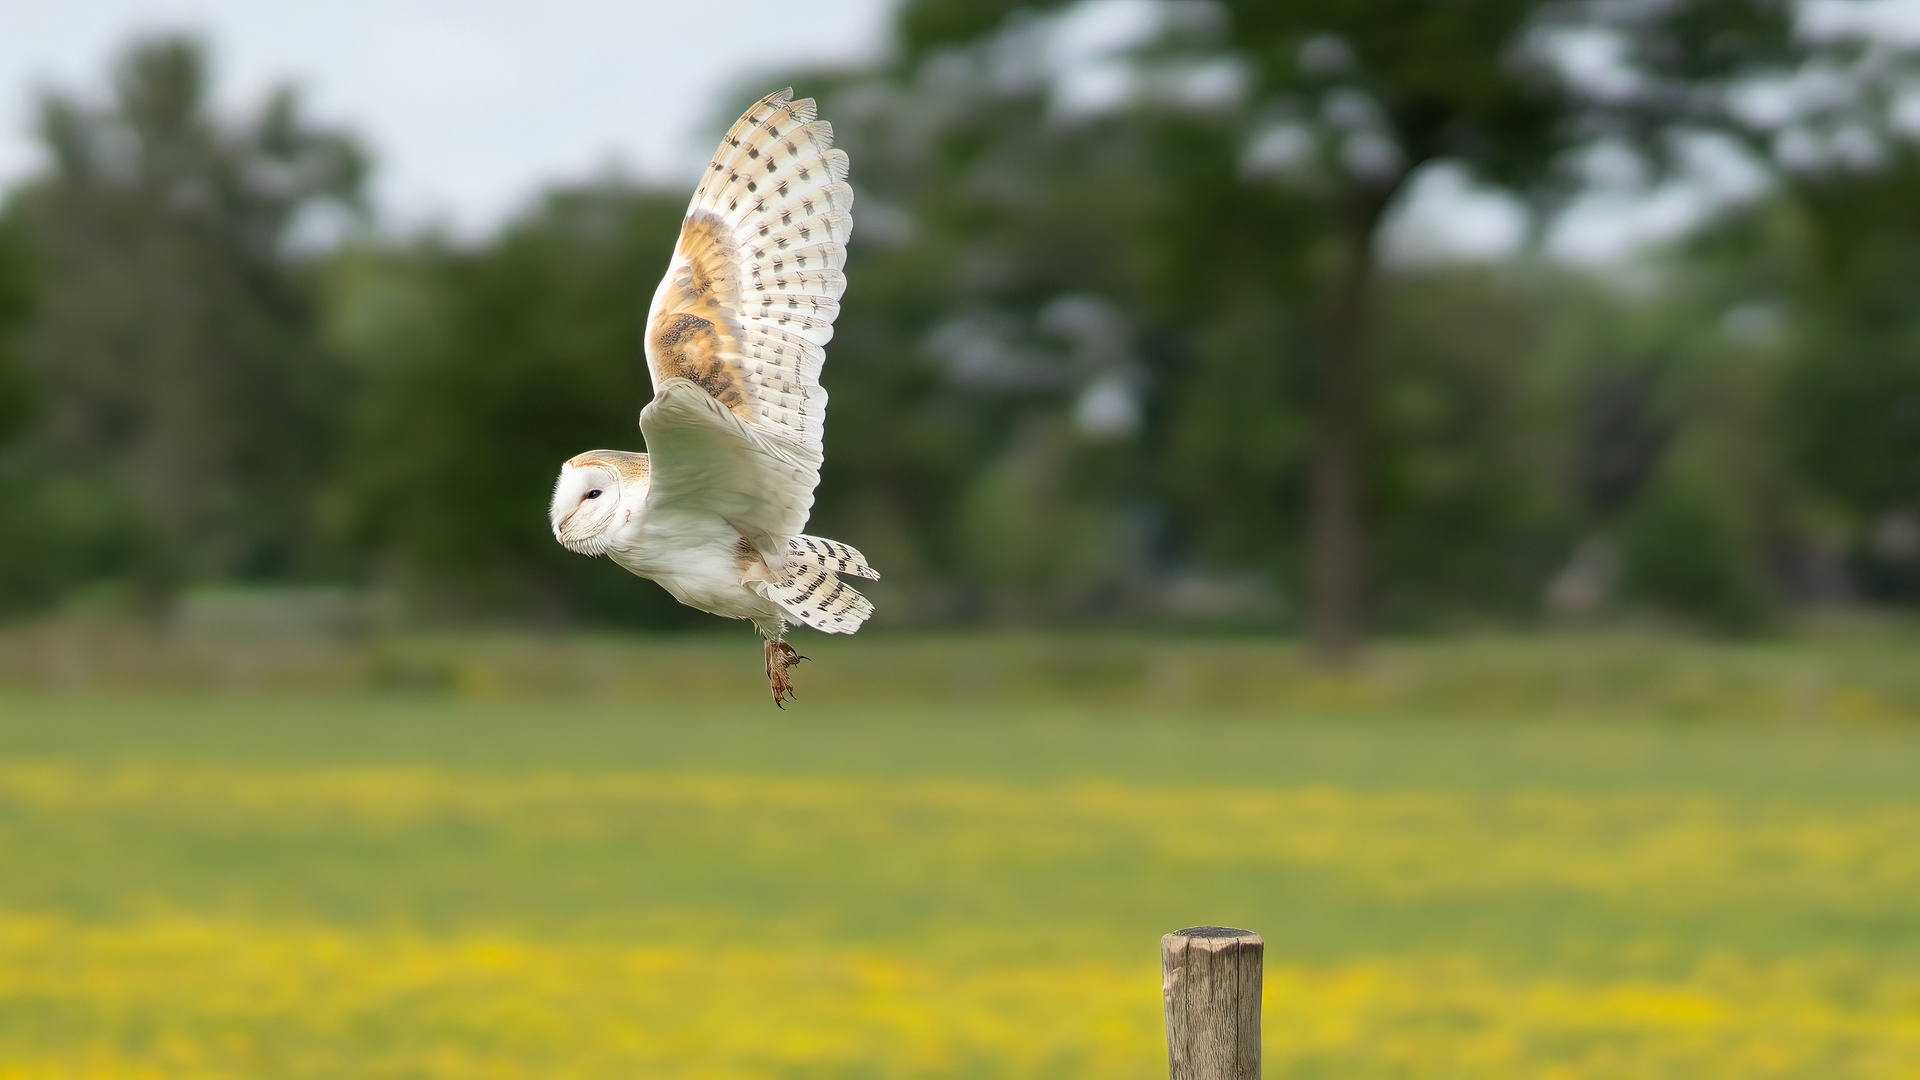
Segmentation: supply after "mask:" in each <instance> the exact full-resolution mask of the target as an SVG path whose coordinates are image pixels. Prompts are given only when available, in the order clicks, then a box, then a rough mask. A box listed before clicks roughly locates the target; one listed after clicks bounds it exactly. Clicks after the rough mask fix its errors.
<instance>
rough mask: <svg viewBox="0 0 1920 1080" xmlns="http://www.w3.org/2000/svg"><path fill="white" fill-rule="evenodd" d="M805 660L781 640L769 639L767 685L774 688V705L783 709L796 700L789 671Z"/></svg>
mask: <svg viewBox="0 0 1920 1080" xmlns="http://www.w3.org/2000/svg"><path fill="white" fill-rule="evenodd" d="M805 659H806V657H804V656H801V655H800V654H799V653H797V652H794V651H793V646H791V645H789V644H787V643H786V642H784V641H782V640H780V639H779V638H768V639H767V684H768V685H769V686H771V687H772V688H773V703H774V704H775V705H779V706H780V707H781V708H782V709H784V708H786V705H785V704H783V703H784V702H788V701H792V700H793V699H794V694H793V677H792V676H790V675H788V674H787V669H788V668H790V667H792V666H793V665H795V664H797V663H799V662H800V661H802V660H805Z"/></svg>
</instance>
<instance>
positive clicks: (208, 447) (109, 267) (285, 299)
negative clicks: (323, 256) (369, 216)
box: [8, 38, 364, 593]
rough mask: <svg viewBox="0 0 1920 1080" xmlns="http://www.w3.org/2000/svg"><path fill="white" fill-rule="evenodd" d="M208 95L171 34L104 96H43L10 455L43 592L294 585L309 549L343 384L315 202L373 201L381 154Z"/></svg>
mask: <svg viewBox="0 0 1920 1080" xmlns="http://www.w3.org/2000/svg"><path fill="white" fill-rule="evenodd" d="M208 97H209V88H208V85H207V71H206V63H205V59H204V57H203V55H202V53H201V51H200V50H199V48H198V47H197V46H195V45H194V44H192V43H191V42H188V41H185V40H181V39H164V38H163V39H157V40H153V41H148V42H145V43H142V44H140V45H138V46H136V47H135V48H133V49H132V50H131V51H129V52H128V53H127V55H126V56H125V58H124V59H123V60H122V61H121V63H120V66H119V68H118V69H117V71H116V72H115V85H114V90H113V94H112V96H111V97H110V99H108V100H107V101H105V102H103V103H100V104H92V103H88V102H86V101H84V100H81V99H79V98H74V97H69V96H65V95H54V96H51V97H49V98H47V99H46V100H45V101H44V102H42V105H41V110H40V135H41V142H42V145H43V147H44V148H45V150H46V152H47V156H48V158H49V159H50V165H49V168H48V170H47V172H46V173H45V174H44V175H43V176H41V177H40V178H39V179H37V180H35V181H34V182H32V183H30V184H29V185H28V186H27V187H26V188H25V189H24V190H21V191H18V192H15V193H14V194H13V197H12V199H11V200H10V205H9V211H8V218H9V220H10V222H11V223H12V225H13V227H14V228H15V229H17V230H18V232H19V234H20V235H21V236H22V237H23V240H24V243H25V244H26V245H27V246H28V247H29V248H30V249H31V251H32V254H33V256H34V260H33V261H34V266H33V275H34V279H35V290H34V295H35V304H34V311H33V318H32V319H31V321H30V322H29V324H28V325H27V327H26V328H25V331H24V333H23V335H22V336H21V337H20V338H19V339H18V349H19V357H20V362H21V363H22V365H23V366H24V368H25V369H26V370H27V371H28V372H30V373H31V376H32V378H33V380H34V382H35V383H36V384H37V388H38V390H37V393H36V394H35V395H33V399H34V406H35V412H34V415H33V418H32V423H31V427H30V429H29V430H28V431H26V432H25V433H24V434H23V435H22V437H21V438H20V439H19V440H18V441H17V442H16V444H15V446H13V447H12V448H11V450H10V451H9V452H10V454H11V455H12V457H13V460H12V461H11V462H10V463H9V464H10V470H9V471H10V478H11V479H12V480H13V481H14V482H15V483H16V484H21V485H25V489H23V490H19V491H17V492H16V494H17V495H18V497H19V499H20V501H19V502H17V503H16V504H15V508H14V509H13V510H12V511H11V513H12V514H13V515H14V517H15V520H14V521H12V522H10V523H9V525H10V528H9V532H10V533H11V534H13V537H14V541H13V542H14V543H16V544H23V545H25V552H23V553H22V554H20V555H17V556H14V557H13V558H10V559H9V563H10V565H15V566H22V567H24V566H31V567H32V569H31V571H30V573H31V575H32V576H33V577H35V578H37V579H38V581H39V585H38V586H37V588H36V589H35V590H34V591H39V592H43V593H44V592H48V591H55V590H58V589H60V588H62V587H64V586H66V585H68V584H71V583H72V582H74V581H77V580H80V579H83V578H88V577H102V576H105V577H118V578H123V579H125V580H127V581H128V582H130V583H133V584H135V585H137V586H140V587H146V588H153V587H158V586H161V585H163V584H165V583H166V582H169V581H174V580H192V579H211V578H250V577H275V576H285V575H287V574H289V573H292V572H295V571H296V570H297V569H298V568H300V567H301V566H303V565H304V564H305V563H306V562H307V561H308V560H310V559H311V558H312V557H313V551H312V548H313V544H312V533H313V527H312V521H311V516H312V500H313V496H314V494H315V492H316V490H317V484H318V481H319V478H320V476H321V475H322V474H323V473H324V471H325V467H326V462H327V460H328V458H329V456H330V455H331V454H332V453H333V450H334V437H333V436H334V433H333V431H332V430H331V428H330V423H329V420H330V414H331V410H332V405H331V402H330V400H329V399H330V397H331V395H333V394H335V393H337V392H338V391H339V386H338V382H337V380H336V379H334V378H333V377H332V375H331V374H330V372H329V370H328V367H327V361H326V358H325V357H324V356H323V355H322V354H321V353H320V351H319V349H318V347H317V346H318V343H317V336H316V334H315V332H314V331H315V321H314V320H315V311H314V307H313V296H312V291H311V289H310V287H309V283H308V281H307V280H306V278H307V274H306V272H305V270H304V269H303V268H302V267H301V266H300V265H299V262H300V260H299V257H298V252H297V250H296V245H297V243H298V242H299V240H300V230H301V229H302V228H311V227H313V226H315V225H319V224H323V223H324V222H323V221H322V220H321V219H317V218H316V217H314V215H316V214H319V213H324V212H328V211H332V212H334V213H348V212H351V211H352V210H353V209H354V208H355V207H356V206H357V204H358V199H359V194H360V183H361V179H362V175H363V173H364V158H363V155H362V154H361V153H360V151H359V150H358V149H357V147H356V146H355V145H354V143H353V142H352V141H351V140H350V139H349V138H347V137H346V136H344V135H341V134H339V133H337V132H333V131H329V130H326V129H323V128H318V127H315V126H313V125H311V124H309V123H308V122H307V121H306V120H305V119H304V118H303V117H302V116H301V113H300V111H299V108H298V103H297V100H296V99H295V98H294V96H293V94H292V92H291V91H287V90H281V91H278V92H275V93H274V94H272V95H271V96H270V97H269V99H268V100H267V102H266V103H265V105H264V106H263V107H262V108H261V110H260V111H259V113H258V115H256V116H253V117H249V118H247V119H245V120H242V121H237V122H228V121H224V120H221V119H219V118H216V117H214V116H213V115H211V114H210V112H209V100H208ZM42 481H44V482H42ZM9 501H12V500H9ZM28 507H31V509H30V510H29V509H27V508H28ZM15 560H18V562H16V561H15Z"/></svg>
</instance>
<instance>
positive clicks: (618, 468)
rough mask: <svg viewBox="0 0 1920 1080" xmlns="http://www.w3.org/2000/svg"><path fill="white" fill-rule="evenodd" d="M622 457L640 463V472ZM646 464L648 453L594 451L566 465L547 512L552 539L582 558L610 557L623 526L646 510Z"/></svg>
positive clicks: (632, 463)
mask: <svg viewBox="0 0 1920 1080" xmlns="http://www.w3.org/2000/svg"><path fill="white" fill-rule="evenodd" d="M614 454H618V455H619V456H618V457H614V456H613V455H614ZM623 458H637V459H639V462H638V464H637V467H636V464H635V463H634V462H630V461H625V460H621V459H623ZM645 462H646V455H645V454H623V453H620V452H618V451H592V452H589V453H585V454H581V455H580V456H578V457H576V458H574V459H573V460H571V461H569V462H567V463H566V464H565V465H562V466H561V467H560V479H559V480H558V481H556V482H555V483H554V485H553V505H552V507H550V508H549V509H548V511H547V519H548V521H550V522H551V523H552V525H553V538H554V539H555V540H558V541H560V543H561V544H562V545H563V546H564V547H566V548H567V550H569V551H577V552H579V553H580V554H582V555H604V554H606V551H607V549H608V548H609V547H610V546H612V544H613V540H614V536H615V534H616V533H617V532H618V531H619V529H620V527H621V526H623V525H626V524H627V523H629V522H631V521H632V520H633V519H634V518H636V517H638V516H639V514H640V511H641V509H642V507H643V506H644V505H645V502H646V497H647V472H646V465H645Z"/></svg>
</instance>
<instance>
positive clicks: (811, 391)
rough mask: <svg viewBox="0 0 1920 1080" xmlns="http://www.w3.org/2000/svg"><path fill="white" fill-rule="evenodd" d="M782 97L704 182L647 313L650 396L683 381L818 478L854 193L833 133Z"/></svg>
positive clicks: (737, 137) (753, 119) (744, 131)
mask: <svg viewBox="0 0 1920 1080" xmlns="http://www.w3.org/2000/svg"><path fill="white" fill-rule="evenodd" d="M792 97H793V91H792V90H790V89H789V90H782V91H780V92H779V93H777V94H769V95H767V96H766V97H764V98H762V99H760V100H759V101H758V102H755V103H754V105H753V107H752V108H750V109H748V110H747V111H746V114H745V115H743V116H741V117H740V119H739V120H738V121H736V122H735V123H734V125H733V128H732V129H731V130H729V131H728V132H727V135H726V138H725V139H723V140H721V143H720V150H719V152H718V153H717V154H715V155H714V158H713V162H712V163H711V164H710V165H708V166H707V171H706V173H705V174H704V175H703V176H702V177H701V180H700V186H699V189H698V190H696V191H695V192H694V195H693V201H692V203H691V204H689V206H688V207H687V216H686V220H685V221H684V222H682V224H681V227H680V241H679V243H678V244H676V245H675V247H674V251H673V262H672V264H671V265H670V266H669V267H668V268H667V275H666V277H665V278H664V279H663V280H662V281H661V282H660V288H659V289H658V290H657V291H656V292H655V293H654V297H653V307H652V309H651V310H650V311H649V312H648V315H647V339H646V351H647V369H648V372H649V374H650V375H651V376H652V379H653V387H654V391H655V393H656V395H661V394H664V393H665V391H666V387H667V385H668V384H669V382H670V381H671V380H674V379H685V380H687V381H688V382H690V383H692V384H693V385H695V386H697V387H699V388H700V389H701V390H702V391H704V392H705V393H706V394H707V395H708V396H709V397H711V398H713V399H714V401H716V402H718V403H719V404H720V405H721V406H723V407H724V408H725V410H726V411H727V412H729V413H731V414H732V415H733V416H734V417H735V418H737V419H738V420H739V422H740V423H741V424H742V425H744V427H745V429H746V430H748V431H750V432H752V433H753V434H755V435H757V436H758V437H759V438H760V439H761V440H762V441H764V442H765V443H766V444H768V445H769V446H772V447H776V448H778V449H779V450H780V451H782V452H783V453H784V456H786V457H788V458H789V459H790V460H792V461H794V462H796V463H799V464H801V465H803V466H807V467H809V468H810V469H811V471H812V475H813V476H814V478H815V479H816V480H817V479H818V469H819V465H820V461H821V443H820V436H821V431H822V428H823V426H824V424H825V420H826V410H827V392H826V391H825V390H824V389H822V388H821V386H820V366H821V364H822V363H823V362H824V361H825V359H826V348H825V346H826V344H827V341H828V340H829V339H831V338H832V337H833V320H834V317H835V316H836V315H838V314H839V313H840V294H841V292H842V291H844V290H845V288H846V278H845V276H844V275H842V273H841V267H842V266H844V265H845V263H846V243H847V237H848V235H849V234H850V233H851V231H852V228H853V219H852V217H851V216H850V213H849V212H850V211H851V209H852V207H853V189H852V188H850V187H848V186H847V183H846V175H847V155H846V153H845V152H844V151H841V150H835V149H833V127H832V125H830V124H828V123H827V122H826V121H824V120H817V119H815V118H814V117H815V110H814V103H813V99H811V98H803V99H801V100H800V101H794V100H792ZM648 444H649V446H651V445H652V435H651V433H650V432H649V436H648ZM657 468H659V465H656V469H657ZM655 482H656V483H657V482H658V480H656V481H655ZM810 490H811V489H809V493H810ZM808 501H809V502H811V498H810V497H809V500H808ZM804 520H805V519H804V517H803V518H802V521H804Z"/></svg>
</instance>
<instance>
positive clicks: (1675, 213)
mask: <svg viewBox="0 0 1920 1080" xmlns="http://www.w3.org/2000/svg"><path fill="white" fill-rule="evenodd" d="M1806 3H1807V5H1808V7H1809V10H1811V11H1812V12H1813V15H1814V17H1815V21H1816V22H1817V21H1819V20H1825V21H1826V22H1827V23H1828V24H1830V25H1833V26H1847V25H1854V26H1865V27H1871V28H1872V29H1873V31H1874V32H1875V33H1876V34H1882V35H1893V36H1899V37H1902V38H1905V39H1907V40H1914V39H1916V38H1920V0H1806ZM0 4H4V12H0V186H4V185H6V184H8V183H10V182H12V181H14V180H17V179H18V178H20V177H21V176H23V175H25V174H26V173H28V172H30V171H31V170H32V169H33V168H35V166H36V164H37V161H38V152H37V150H36V148H35V145H34V142H33V139H32V137H31V132H30V130H29V126H30V123H31V117H32V112H33V102H34V99H35V97H36V94H37V92H38V91H39V90H40V89H42V88H46V87H63V88H70V89H71V88H79V89H83V90H85V91H87V92H89V93H96V92H98V91H100V90H101V89H102V88H103V87H104V85H105V74H106V72H107V70H108V66H109V64H110V63H111V61H112V59H113V57H114V56H115V54H116V53H117V52H118V51H119V50H120V49H121V48H122V47H123V46H124V45H125V44H126V42H127V41H128V40H129V39H130V38H132V37H133V36H134V35H136V34H139V33H142V32H151V31H156V30H187V31H191V32H194V33H197V34H199V35H200V36H202V37H203V38H205V39H206V40H207V41H209V42H210V43H211V44H212V45H213V47H214V51H215V57H216V62H217V65H218V69H217V79H218V84H217V93H218V96H219V98H220V100H221V102H222V103H223V104H224V105H227V106H236V105H242V104H251V103H254V102H257V101H258V100H259V98H260V95H261V93H262V91H263V90H265V89H266V87H268V86H269V85H271V84H273V83H276V82H279V81H283V80H286V79H292V80H293V81H295V82H296V83H298V84H299V85H300V86H301V87H303V88H304V90H305V92H306V96H307V100H308V102H309V103H310V107H311V111H312V112H313V113H314V114H316V115H317V116H319V117H321V118H323V119H325V120H327V121H330V122H334V123H340V124H344V125H346V126H348V127H350V128H351V129H353V130H354V131H356V132H357V133H358V134H359V135H360V136H361V138H362V139H364V140H365V141H366V142H367V143H369V144H370V145H371V146H372V148H373V149H374V151H375V153H376V155H377V164H378V168H377V171H376V174H375V176H376V191H375V195H376V199H377V204H378V205H379V207H380V208H381V211H382V213H383V214H384V215H385V216H386V218H387V220H388V221H389V223H397V224H402V225H413V224H420V223H426V222H438V223H442V224H446V225H449V226H451V227H453V228H454V229H455V230H457V231H459V232H461V233H464V234H468V235H472V234H477V233H482V232H484V231H486V230H488V229H490V228H492V227H493V226H495V225H497V224H498V223H499V222H500V221H502V220H503V219H504V218H505V217H506V216H507V215H508V214H510V213H512V212H513V211H514V210H515V209H516V208H518V207H519V206H521V205H522V204H523V203H524V202H525V201H526V200H527V199H529V198H530V197H531V196H532V195H533V194H534V193H535V192H536V191H538V190H539V189H540V188H541V187H542V186H544V185H547V184H550V183H552V182H554V181H556V180H564V179H568V178H576V179H577V178H581V177H585V176H589V175H592V174H594V173H596V172H600V171H602V170H606V169H610V168H612V169H621V170H624V171H626V172H628V173H630V174H634V175H639V176H643V177H650V178H657V179H673V178H682V177H689V178H690V177H691V176H692V175H693V174H694V173H695V172H696V171H697V170H698V168H699V166H700V164H701V163H702V162H703V161H704V160H705V159H706V156H707V154H709V153H710V152H711V149H712V146H711V142H712V139H713V138H714V136H715V134H716V133H717V125H719V124H721V123H723V122H724V119H725V116H723V115H722V114H726V115H731V114H732V112H733V111H734V110H735V109H737V108H739V107H742V106H744V105H745V104H746V103H747V102H748V101H749V100H751V97H752V96H754V95H757V94H759V93H762V92H765V91H767V90H773V89H777V88H778V87H776V86H775V85H774V82H773V80H775V79H776V78H777V77H778V74H777V73H782V72H786V71H791V70H793V69H795V68H800V67H807V66H812V65H825V64H841V63H852V62H858V61H861V60H867V59H872V58H875V57H878V56H879V55H880V54H881V53H882V52H883V51H884V49H885V48H886V47H887V41H888V18H889V14H890V10H891V8H892V0H806V2H805V3H804V4H796V3H793V2H792V0H784V2H782V0H540V2H538V3H529V2H526V0H459V2H453V0H329V2H327V3H324V4H322V3H315V2H292V0H0ZM1151 8H1152V0H1095V3H1093V4H1091V5H1089V6H1088V10H1084V11H1083V12H1082V13H1081V16H1080V17H1079V18H1078V21H1077V23H1075V25H1074V26H1073V27H1072V28H1070V29H1072V33H1071V34H1065V35H1063V36H1065V37H1070V38H1072V39H1073V40H1072V41H1071V42H1067V43H1066V47H1065V50H1064V52H1063V53H1062V54H1061V55H1060V56H1059V57H1058V58H1057V59H1058V60H1059V61H1061V62H1062V63H1063V64H1065V65H1066V66H1067V68H1070V69H1071V70H1069V71H1063V74H1062V77H1061V86H1060V92H1061V93H1062V94H1063V96H1065V97H1067V98H1070V99H1071V98H1088V100H1095V99H1099V98H1100V97H1101V95H1102V93H1104V92H1105V91H1103V90H1102V88H1103V87H1107V89H1109V90H1110V89H1111V87H1109V86H1108V85H1107V84H1108V83H1111V82H1112V80H1111V79H1109V78H1106V77H1105V76H1108V75H1111V74H1112V71H1111V68H1112V65H1111V64H1103V63H1102V62H1101V54H1102V53H1103V52H1110V51H1111V49H1112V48H1114V47H1117V46H1124V45H1125V44H1126V43H1127V42H1128V41H1129V40H1130V39H1131V37H1132V36H1135V35H1137V33H1138V31H1139V30H1140V28H1142V27H1150V26H1152V25H1153V24H1154V17H1153V16H1152V15H1151V14H1150V13H1149V12H1150V9H1151ZM796 11H804V12H805V15H804V17H798V16H796V15H795V14H794V13H795V12H796ZM799 90H800V92H801V93H803V94H804V93H805V92H806V88H805V87H804V86H803V87H800V88H799ZM729 94H731V95H732V97H734V98H737V99H738V100H723V97H725V96H726V95H729ZM1089 95H1091V97H1089ZM1083 104H1084V102H1083ZM1703 170H1704V171H1703V173H1702V175H1703V176H1704V178H1705V179H1704V180H1702V181H1701V182H1698V183H1695V184H1693V185H1691V186H1682V187H1677V188H1669V189H1667V190H1665V191H1658V192H1652V193H1648V192H1644V191H1638V190H1632V189H1630V188H1625V189H1621V190H1618V191H1613V192H1601V193H1598V194H1596V195H1595V196H1594V197H1592V198H1589V199H1587V200H1585V201H1584V202H1583V203H1582V204H1581V205H1580V206H1578V207H1576V208H1575V210H1574V211H1573V212H1572V213H1571V214H1569V215H1568V217H1567V218H1566V219H1565V220H1563V221H1562V222H1560V224H1559V226H1558V228H1557V229H1556V230H1555V231H1554V233H1553V234H1552V236H1551V247H1552V249H1553V250H1555V251H1556V252H1558V253H1559V254H1561V255H1563V256H1566V257H1570V258H1575V259H1581V260H1589V261H1600V260H1606V259H1611V258H1617V257H1619V256H1621V255H1624V254H1628V253H1630V252H1631V251H1632V250H1633V249H1634V248H1635V247H1636V246H1638V245H1641V244H1644V243H1646V242H1648V241H1657V240H1659V239H1662V238H1664V237H1667V236H1671V235H1673V234H1674V233H1675V232H1677V231H1680V230H1682V229H1684V228H1685V227H1686V226H1687V225H1688V223H1689V222H1691V221H1693V220H1696V219H1697V217H1698V216H1699V214H1700V213H1701V211H1702V209H1703V208H1704V207H1707V206H1710V205H1713V204H1715V203H1716V202H1717V201H1721V200H1724V199H1726V198H1738V197H1742V196H1743V195H1750V194H1752V193H1753V192H1754V191H1756V190H1757V187H1756V184H1757V180H1756V176H1755V175H1754V173H1753V172H1752V171H1751V170H1747V171H1745V172H1743V171H1742V170H1741V169H1739V168H1737V167H1731V166H1729V164H1728V163H1727V162H1725V161H1721V162H1719V163H1718V164H1715V163H1714V161H1713V160H1712V155H1711V154H1709V155H1707V157H1706V158H1704V159H1703ZM1523 225H1524V219H1523V218H1522V216H1521V214H1520V212H1519V210H1518V208H1517V206H1516V205H1515V204H1514V203H1513V202H1512V201H1511V200H1509V199H1505V198H1503V197H1501V196H1499V195H1498V194H1495V193H1492V192H1487V191H1484V190H1477V189H1475V188H1474V187H1473V186H1472V185H1471V184H1470V183H1469V182H1468V181H1467V178H1466V177H1465V175H1464V174H1463V173H1461V172H1460V171H1459V170H1457V169H1448V168H1441V169H1438V170H1433V171H1430V172H1429V173H1427V174H1425V175H1423V176H1422V177H1421V178H1420V179H1419V181H1418V182H1417V183H1416V185H1415V187H1414V189H1413V191H1412V192H1411V194H1410V198H1408V199H1407V200H1406V202H1405V204H1404V205H1403V207H1402V209H1401V212H1400V213H1399V214H1398V215H1397V218H1396V220H1395V222H1394V223H1393V227H1392V229H1391V230H1390V231H1389V235H1388V236H1387V245H1388V254H1389V255H1390V256H1391V257H1399V258H1422V257H1432V256H1435V255H1438V256H1441V257H1449V256H1459V255H1466V256H1496V255H1499V254H1502V253H1505V252H1507V251H1510V250H1512V249H1513V247H1514V246H1515V245H1516V244H1517V243H1519V241H1520V239H1521V236H1522V234H1523V231H1524V229H1523Z"/></svg>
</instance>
